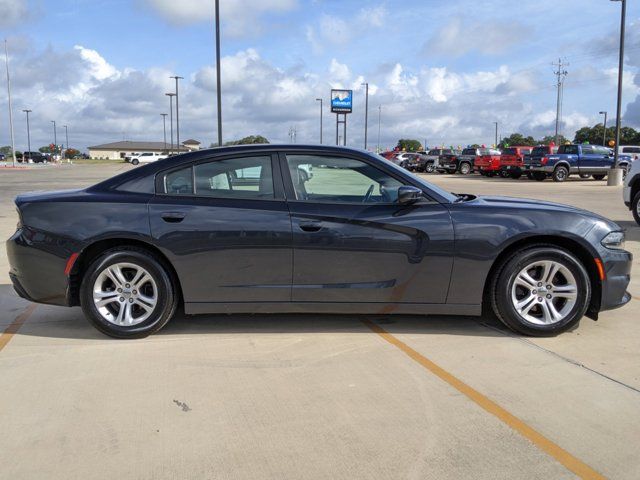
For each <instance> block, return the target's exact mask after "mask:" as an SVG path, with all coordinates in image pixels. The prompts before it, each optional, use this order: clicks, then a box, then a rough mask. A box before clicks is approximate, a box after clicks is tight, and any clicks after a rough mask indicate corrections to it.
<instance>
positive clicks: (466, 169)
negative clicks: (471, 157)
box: [460, 162, 471, 175]
mask: <svg viewBox="0 0 640 480" xmlns="http://www.w3.org/2000/svg"><path fill="white" fill-rule="evenodd" d="M460 173H461V174H462V175H469V174H470V173H471V164H470V163H468V162H462V163H461V164H460Z"/></svg>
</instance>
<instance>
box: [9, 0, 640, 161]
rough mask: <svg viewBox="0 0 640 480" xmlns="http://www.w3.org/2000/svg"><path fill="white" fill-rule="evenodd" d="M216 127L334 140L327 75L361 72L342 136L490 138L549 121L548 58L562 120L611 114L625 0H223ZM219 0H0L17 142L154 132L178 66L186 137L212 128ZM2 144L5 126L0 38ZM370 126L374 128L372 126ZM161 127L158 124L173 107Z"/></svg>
mask: <svg viewBox="0 0 640 480" xmlns="http://www.w3.org/2000/svg"><path fill="white" fill-rule="evenodd" d="M220 3H221V13H220V17H221V49H222V52H221V55H222V81H221V91H222V96H223V106H222V115H223V140H224V141H229V140H235V139H238V138H241V137H244V136H247V135H258V134H259V135H264V136H266V137H267V138H268V139H269V140H270V141H272V142H288V141H289V131H290V130H291V128H295V129H296V131H297V136H296V141H297V142H298V143H318V142H319V117H320V105H319V102H317V101H316V98H323V99H324V142H325V143H335V131H336V130H335V120H336V119H335V114H331V113H330V111H329V96H330V90H331V88H350V89H353V90H354V111H353V113H352V114H351V115H349V117H348V126H347V129H348V130H347V144H348V145H349V146H353V147H360V148H361V147H363V146H364V125H365V95H364V87H363V86H362V84H363V83H364V82H368V84H369V123H368V125H369V135H368V143H369V145H368V146H369V148H375V147H376V146H377V145H378V142H379V143H380V146H381V148H389V147H392V146H394V145H395V144H396V142H397V140H398V139H399V138H415V139H418V140H420V141H421V142H423V143H424V142H426V144H427V145H428V146H435V145H454V146H458V145H460V146H464V145H467V144H472V143H480V144H492V143H493V141H494V132H495V130H494V129H495V126H494V123H493V122H498V124H499V130H500V134H501V136H506V135H509V134H511V133H514V132H520V133H523V134H525V135H533V136H534V137H536V138H541V137H543V136H544V135H549V134H553V133H554V125H555V108H556V88H555V84H556V79H555V76H554V70H555V67H554V66H553V65H552V64H553V63H554V62H558V60H559V59H562V62H563V63H565V64H567V65H566V67H565V68H566V70H567V71H568V75H567V77H566V80H565V88H564V103H563V122H562V125H561V131H562V133H563V134H565V135H566V136H568V137H573V134H574V132H575V130H577V129H578V128H580V127H582V126H585V125H594V124H596V123H597V122H599V121H602V116H600V115H599V114H598V112H600V111H608V112H609V121H610V122H611V121H613V119H614V117H615V107H616V87H617V72H618V68H617V65H618V43H619V28H620V3H619V2H612V1H609V0H561V1H559V0H520V1H518V2H513V1H512V0H484V1H483V0H448V1H442V0H440V1H436V0H402V1H400V0H393V1H392V0H388V1H378V0H372V1H368V0H363V1H351V0H335V1H334V0H221V1H220ZM213 5H214V2H213V0H180V1H176V0H0V38H6V39H7V44H8V48H9V66H10V72H11V87H12V100H13V116H14V123H15V139H16V149H17V150H25V149H26V143H27V131H26V130H27V129H26V122H25V114H24V113H23V110H24V109H30V110H32V111H33V112H32V113H31V114H30V120H31V139H32V149H33V150H35V149H37V148H38V147H40V146H42V145H48V144H49V143H52V142H53V124H52V123H51V121H52V120H55V121H56V124H57V125H58V143H64V141H65V140H64V130H63V129H62V126H63V125H68V132H69V143H70V146H71V147H76V148H80V149H86V148H87V147H88V146H90V145H96V144H101V143H107V142H113V141H120V140H123V139H126V140H146V141H162V137H163V126H162V117H161V116H160V114H161V113H168V112H169V99H168V97H167V96H165V93H167V92H172V91H174V89H175V83H174V82H175V81H174V80H172V79H170V78H169V77H170V76H172V75H180V76H182V77H184V80H181V83H180V137H181V140H186V139H187V138H194V139H196V140H199V141H201V142H202V143H203V144H204V145H205V146H208V145H209V144H211V143H213V142H217V120H216V82H215V69H214V67H215V43H214V38H215V37H214V22H213V18H214V17H213V12H214V7H213ZM627 8H628V10H627V36H626V44H627V45H626V52H627V54H626V56H625V76H624V90H623V110H622V111H623V122H624V124H625V125H628V126H632V127H635V128H640V3H639V2H632V1H630V2H628V7H627ZM3 53H4V52H3ZM0 67H1V68H2V70H1V71H0V145H8V144H10V133H9V131H10V129H9V118H8V111H9V109H8V102H7V98H8V97H7V88H6V87H7V85H6V78H5V75H4V67H5V63H4V56H2V59H0ZM379 125H380V138H379V140H378V126H379ZM167 129H169V126H168V125H167Z"/></svg>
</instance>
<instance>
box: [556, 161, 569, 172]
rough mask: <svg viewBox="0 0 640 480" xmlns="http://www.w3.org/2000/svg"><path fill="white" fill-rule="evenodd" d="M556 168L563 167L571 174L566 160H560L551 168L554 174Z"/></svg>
mask: <svg viewBox="0 0 640 480" xmlns="http://www.w3.org/2000/svg"><path fill="white" fill-rule="evenodd" d="M558 167H565V168H566V169H567V171H568V172H569V174H571V165H569V162H567V161H566V160H560V161H559V162H557V163H556V164H555V165H554V166H553V171H554V172H555V171H556V169H557V168H558Z"/></svg>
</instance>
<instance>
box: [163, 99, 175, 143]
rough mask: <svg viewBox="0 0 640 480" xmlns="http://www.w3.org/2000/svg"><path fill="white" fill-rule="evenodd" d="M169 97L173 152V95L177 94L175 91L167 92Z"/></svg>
mask: <svg viewBox="0 0 640 480" xmlns="http://www.w3.org/2000/svg"><path fill="white" fill-rule="evenodd" d="M165 95H166V96H167V97H169V124H170V125H171V128H170V130H171V153H173V97H175V96H176V94H175V93H165Z"/></svg>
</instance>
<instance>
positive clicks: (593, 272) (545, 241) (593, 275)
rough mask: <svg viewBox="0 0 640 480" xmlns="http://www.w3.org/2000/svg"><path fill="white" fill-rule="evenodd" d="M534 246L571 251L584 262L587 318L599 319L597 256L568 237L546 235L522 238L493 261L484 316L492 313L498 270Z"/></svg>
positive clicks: (485, 295) (483, 300)
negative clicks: (587, 284) (587, 285)
mask: <svg viewBox="0 0 640 480" xmlns="http://www.w3.org/2000/svg"><path fill="white" fill-rule="evenodd" d="M534 245H547V246H554V247H560V248H563V249H565V250H568V251H570V252H571V253H572V254H574V255H575V256H576V257H578V259H579V260H580V261H581V262H582V264H583V266H584V268H585V269H586V270H587V274H588V275H589V281H590V283H591V300H590V303H589V307H588V308H587V316H588V317H589V318H592V319H594V320H597V318H598V312H599V311H600V303H601V297H602V282H601V280H600V277H599V275H598V267H597V266H596V263H595V260H594V259H595V258H597V254H596V253H595V252H593V251H592V250H590V248H589V247H588V246H587V245H585V244H584V243H583V242H581V241H579V240H577V239H575V238H572V237H567V236H562V235H554V234H545V235H531V236H528V237H524V238H520V239H518V240H516V241H514V242H512V243H510V244H509V245H506V246H505V247H504V248H503V249H502V250H501V251H500V253H499V254H498V256H497V257H496V258H495V260H494V261H493V264H492V265H491V268H490V269H489V273H488V275H487V277H486V279H485V283H484V290H483V295H482V312H483V314H485V313H488V312H490V311H491V299H490V290H491V282H492V281H493V278H494V277H495V275H496V274H497V271H498V269H499V268H500V266H501V265H502V264H503V262H504V261H505V260H506V259H507V258H508V257H510V256H511V255H512V254H513V253H515V252H516V251H518V250H521V249H523V248H526V247H528V246H534Z"/></svg>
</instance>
